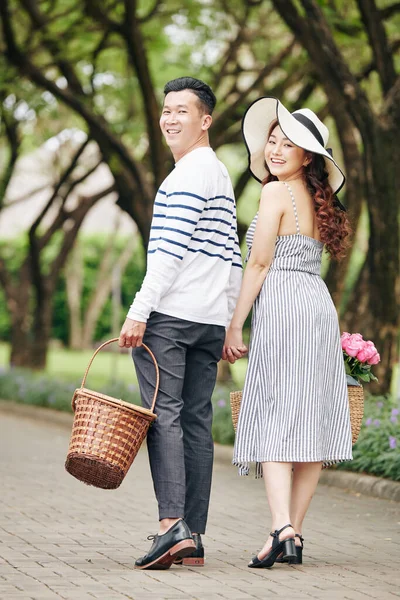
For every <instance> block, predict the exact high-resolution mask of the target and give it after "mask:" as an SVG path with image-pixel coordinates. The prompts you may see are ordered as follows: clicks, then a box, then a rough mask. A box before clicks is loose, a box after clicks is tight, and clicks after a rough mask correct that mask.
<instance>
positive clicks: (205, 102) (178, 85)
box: [164, 77, 217, 115]
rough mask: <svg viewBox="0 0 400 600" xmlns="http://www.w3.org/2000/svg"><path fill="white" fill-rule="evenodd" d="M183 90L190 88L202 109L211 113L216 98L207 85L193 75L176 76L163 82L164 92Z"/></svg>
mask: <svg viewBox="0 0 400 600" xmlns="http://www.w3.org/2000/svg"><path fill="white" fill-rule="evenodd" d="M183 90H190V91H191V92H193V94H196V96H197V97H198V99H199V100H200V103H201V104H202V108H203V109H204V111H205V112H206V113H207V114H210V115H212V112H213V110H214V108H215V105H216V103H217V99H216V97H215V95H214V92H213V91H212V89H211V88H210V86H209V85H207V84H206V83H204V81H200V79H195V78H194V77H178V79H172V80H171V81H168V83H166V84H165V87H164V94H165V95H167V94H169V93H170V92H182V91H183Z"/></svg>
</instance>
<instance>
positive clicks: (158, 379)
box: [81, 338, 160, 412]
mask: <svg viewBox="0 0 400 600" xmlns="http://www.w3.org/2000/svg"><path fill="white" fill-rule="evenodd" d="M118 340H119V338H113V339H112V340H108V341H107V342H104V344H101V346H99V347H98V348H97V350H96V351H95V353H94V354H93V356H92V358H91V359H90V361H89V364H88V366H87V369H86V371H85V374H84V376H83V379H82V383H81V388H83V387H84V386H85V383H86V377H87V376H88V373H89V369H90V367H91V366H92V362H93V361H94V358H95V356H96V354H97V353H98V352H100V350H101V349H102V348H104V346H108V344H112V343H113V342H118ZM142 347H143V348H144V349H145V350H147V352H148V353H149V354H150V356H151V358H152V360H153V363H154V368H155V370H156V385H155V389H154V396H153V401H152V403H151V412H154V407H155V404H156V398H157V394H158V388H159V386H160V372H159V370H158V364H157V360H156V357H155V356H154V354H153V353H152V351H151V350H150V348H149V347H148V346H146V344H142Z"/></svg>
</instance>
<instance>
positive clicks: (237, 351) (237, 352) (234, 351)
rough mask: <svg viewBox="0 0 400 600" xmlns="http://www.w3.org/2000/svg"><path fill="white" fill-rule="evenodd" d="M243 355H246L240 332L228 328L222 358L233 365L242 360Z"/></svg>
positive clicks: (239, 330)
mask: <svg viewBox="0 0 400 600" xmlns="http://www.w3.org/2000/svg"><path fill="white" fill-rule="evenodd" d="M245 354H247V347H246V346H245V345H244V343H243V334H242V330H241V329H232V328H231V327H229V329H228V331H227V332H226V337H225V344H224V348H223V350H222V358H223V359H224V360H228V361H229V362H230V363H231V364H232V365H233V363H234V362H236V361H237V360H238V359H239V358H243V356H245Z"/></svg>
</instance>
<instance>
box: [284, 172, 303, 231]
mask: <svg viewBox="0 0 400 600" xmlns="http://www.w3.org/2000/svg"><path fill="white" fill-rule="evenodd" d="M282 183H284V184H285V185H286V187H287V189H288V190H289V194H290V197H291V199H292V204H293V210H294V218H295V219H296V233H300V227H299V217H298V215H297V207H296V202H295V201H294V195H293V192H292V188H291V187H290V185H289V184H288V183H286V181H283V182H282Z"/></svg>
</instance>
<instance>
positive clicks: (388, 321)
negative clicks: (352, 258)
mask: <svg viewBox="0 0 400 600" xmlns="http://www.w3.org/2000/svg"><path fill="white" fill-rule="evenodd" d="M372 136H373V139H371V140H370V143H369V144H366V149H365V161H366V166H365V173H366V178H367V184H366V185H367V189H368V211H369V221H370V237H369V248H368V253H367V257H366V260H365V263H364V265H363V268H362V269H361V272H360V275H359V277H358V280H357V283H356V285H355V286H354V289H353V292H352V295H351V299H350V301H349V304H348V306H347V309H346V314H345V315H344V316H343V319H342V322H343V323H344V324H345V327H346V329H347V330H348V331H350V332H356V331H357V332H360V333H361V334H362V335H363V337H364V338H365V339H371V340H372V341H373V342H374V344H375V345H376V347H377V349H378V352H379V353H380V355H381V362H380V363H379V364H378V365H376V366H375V367H374V373H375V374H376V375H377V377H378V379H379V383H378V384H372V385H371V388H370V389H371V391H373V392H379V393H387V392H389V390H390V384H391V378H392V372H393V367H394V364H395V363H396V360H397V345H398V330H399V324H400V323H399V315H400V307H399V298H400V261H399V251H400V242H399V231H398V228H397V227H388V226H387V224H388V223H395V222H397V218H398V206H399V198H398V192H397V190H398V189H400V173H399V169H398V166H397V165H398V164H399V161H400V151H399V149H398V146H397V141H396V139H395V133H394V132H393V131H391V132H389V131H385V130H383V129H381V128H380V129H377V130H376V131H375V132H371V138H372Z"/></svg>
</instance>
